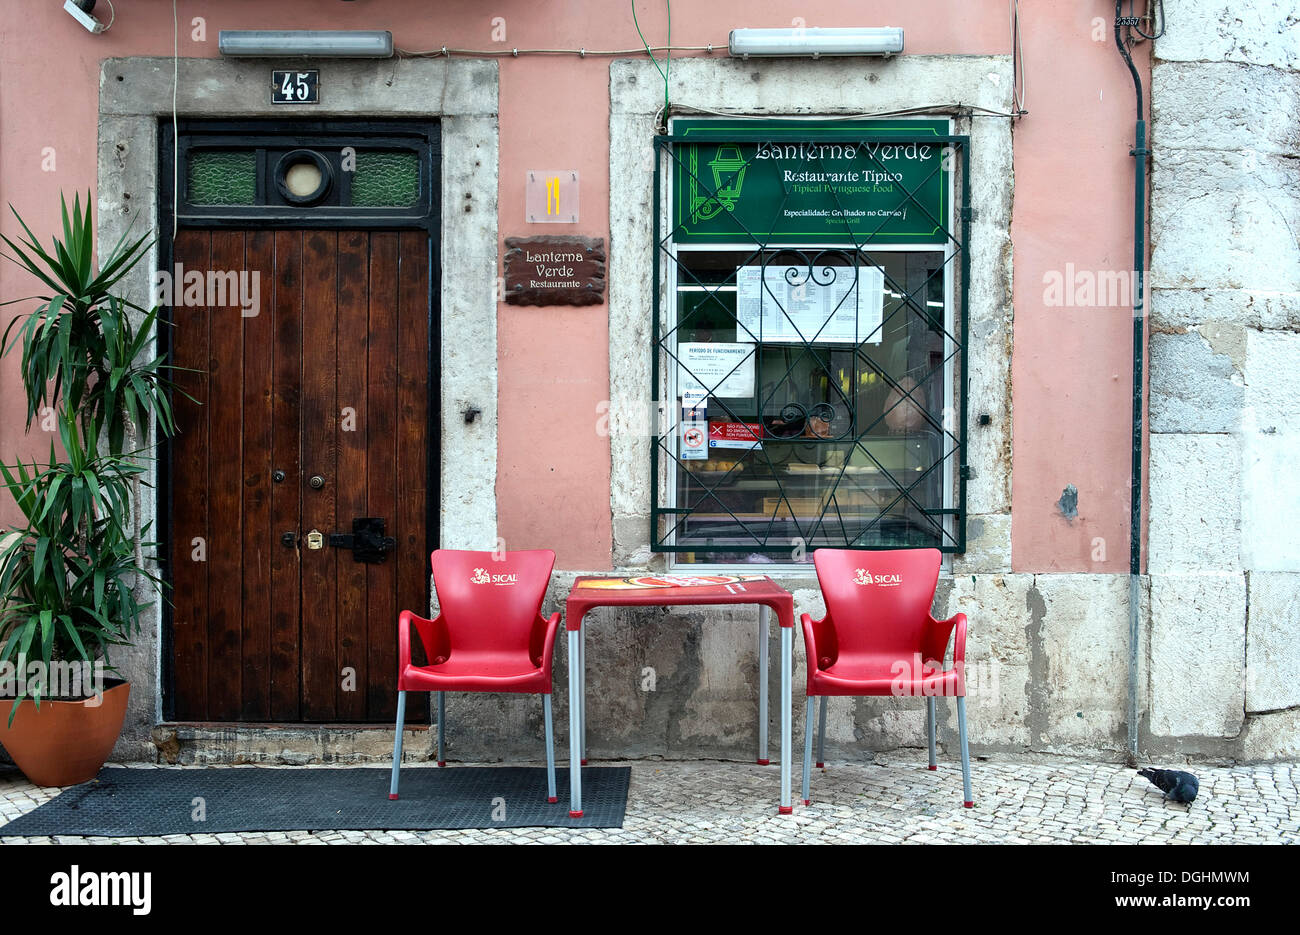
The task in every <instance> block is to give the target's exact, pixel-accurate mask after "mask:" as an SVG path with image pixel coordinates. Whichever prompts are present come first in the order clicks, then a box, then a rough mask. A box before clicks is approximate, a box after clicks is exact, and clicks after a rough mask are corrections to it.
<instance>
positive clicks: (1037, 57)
mask: <svg viewBox="0 0 1300 935" xmlns="http://www.w3.org/2000/svg"><path fill="white" fill-rule="evenodd" d="M116 5H117V8H118V9H117V13H118V19H117V22H116V23H115V25H114V26H113V28H112V30H111V31H110V32H108V33H106V34H104V35H102V36H98V37H92V36H90V35H89V34H88V33H86V32H85V31H84V30H82V29H81V28H80V27H79V26H77V25H76V24H75V23H74V22H73V21H72V19H71V18H69V17H68V16H67V15H66V14H64V13H63V12H62V11H61V9H60V8H59V5H58V4H56V3H54V2H52V0H51V2H45V3H40V4H32V3H25V4H17V3H6V4H4V5H3V8H2V9H0V198H3V199H4V200H5V201H7V202H11V203H13V204H14V206H15V207H16V208H18V209H19V211H21V212H22V213H23V214H24V216H25V217H27V218H28V220H29V222H30V223H32V225H33V228H34V229H35V230H36V231H38V232H45V231H51V230H53V227H54V224H55V222H56V218H57V214H56V210H55V208H54V206H55V205H56V204H57V198H58V192H59V190H60V189H63V190H66V191H68V192H69V193H71V192H72V191H74V190H77V189H83V190H84V189H85V188H87V187H89V186H92V185H93V182H94V178H95V126H96V114H97V94H98V91H97V86H98V72H99V62H100V60H101V59H103V58H107V57H115V56H126V55H170V54H171V52H172V23H171V5H170V4H168V3H166V2H153V0H117V4H116ZM101 6H104V7H105V10H104V11H101V12H106V9H107V6H106V4H101ZM1022 7H1023V8H1024V14H1025V15H1024V25H1025V30H1026V34H1025V39H1024V43H1025V57H1026V63H1027V67H1028V74H1029V81H1030V85H1029V89H1028V90H1029V94H1030V98H1029V108H1030V110H1031V115H1030V116H1029V117H1027V118H1025V119H1024V120H1022V121H1020V122H1019V123H1018V124H1017V125H1016V127H1015V131H1014V132H1015V147H1016V152H1015V156H1016V160H1015V163H1016V178H1015V184H1016V191H1015V195H1016V197H1015V213H1014V221H1013V230H1012V233H1013V238H1014V242H1015V255H1014V263H1015V275H1016V289H1015V306H1016V308H1015V315H1016V324H1015V351H1014V356H1013V362H1012V376H1013V381H1014V393H1015V396H1014V399H1015V404H1014V410H1015V413H1014V438H1015V442H1014V478H1013V482H1014V504H1013V516H1014V521H1013V544H1014V565H1015V568H1016V570H1019V571H1052V570H1060V571H1066V570H1081V571H1083V570H1090V571H1122V570H1123V569H1124V568H1126V560H1127V542H1128V532H1127V516H1128V513H1127V490H1128V476H1129V467H1128V464H1129V445H1128V433H1129V429H1128V424H1129V423H1128V412H1129V407H1128V398H1129V390H1128V374H1129V367H1130V352H1129V338H1128V334H1129V327H1130V319H1129V315H1128V313H1127V312H1126V311H1125V310H1123V309H1119V310H1107V311H1100V310H1097V309H1047V308H1044V306H1043V302H1042V297H1041V292H1042V286H1041V283H1042V277H1043V273H1044V271H1046V270H1051V269H1063V268H1064V264H1065V263H1066V262H1072V263H1074V264H1075V266H1076V267H1077V268H1080V269H1101V268H1107V267H1115V268H1119V269H1127V267H1128V265H1129V260H1128V257H1129V255H1130V254H1131V249H1132V248H1131V244H1130V238H1131V234H1132V222H1131V190H1132V189H1131V185H1132V183H1131V172H1132V159H1131V158H1130V157H1129V156H1128V147H1129V146H1130V144H1131V136H1132V129H1133V104H1132V90H1131V84H1130V82H1129V78H1128V75H1127V72H1126V71H1125V70H1124V69H1123V67H1122V63H1121V61H1120V59H1119V56H1118V53H1117V52H1116V50H1115V48H1114V44H1113V41H1111V39H1110V33H1109V31H1107V32H1106V38H1105V41H1102V42H1095V41H1093V40H1092V38H1091V35H1090V33H1091V32H1092V28H1093V27H1092V22H1091V21H1092V18H1093V17H1094V16H1100V17H1108V16H1109V15H1111V14H1113V6H1111V5H1110V4H1108V3H1107V2H1105V0H1093V2H1089V3H1083V4H1074V3H1072V4H1032V3H1030V4H1022ZM178 10H179V20H180V23H181V26H182V30H181V39H180V51H181V54H182V55H184V56H212V55H216V54H217V53H216V42H217V32H218V30H220V29H222V28H253V27H307V26H318V27H323V26H330V27H334V28H349V27H352V28H362V27H369V28H386V29H391V30H392V31H393V34H394V38H395V41H396V42H397V44H398V45H399V46H400V47H402V48H406V49H431V48H438V47H441V46H449V47H464V48H474V49H488V48H500V47H502V45H501V44H494V43H493V41H492V29H493V24H492V22H491V21H492V18H493V17H495V16H503V17H505V20H506V28H507V36H506V42H505V43H504V47H525V48H527V47H533V48H536V47H558V48H577V47H587V48H590V49H632V48H635V47H637V46H639V45H640V40H639V39H638V37H637V34H636V30H635V29H634V28H633V25H632V19H631V15H630V12H629V8H628V6H627V5H626V4H623V3H621V2H609V0H603V2H602V0H545V2H536V0H530V2H518V0H499V2H497V3H494V4H486V5H485V4H480V3H475V2H472V0H449V2H447V0H445V2H439V3H437V4H430V3H427V2H424V0H405V2H402V0H358V2H352V3H342V2H328V0H321V2H317V3H312V4H306V3H301V2H285V0H280V2H275V0H225V2H222V3H220V4H216V3H200V2H195V0H181V2H179V4H178ZM637 10H638V16H639V17H640V22H641V28H642V30H644V32H645V34H646V37H647V38H648V39H649V40H650V41H651V42H652V44H655V45H660V44H663V43H664V40H665V38H666V32H667V30H666V17H665V11H664V6H663V5H662V4H660V3H657V2H656V3H652V2H647V0H640V2H638V3H637ZM673 12H674V17H673V43H674V44H675V45H705V44H708V43H712V44H714V46H716V47H725V44H726V36H727V32H728V30H729V29H731V28H733V27H736V26H783V25H790V24H791V23H792V20H793V18H794V17H795V16H801V17H803V18H804V19H805V20H806V23H805V24H806V25H808V26H818V25H896V26H902V27H903V28H904V29H905V31H906V35H907V49H908V53H909V54H933V53H957V54H988V53H1005V52H1006V51H1008V49H1009V47H1010V39H1009V33H1008V26H1007V4H1006V3H1005V2H1004V0H903V2H899V0H888V2H878V3H874V4H871V5H870V7H869V9H866V10H864V7H863V5H862V4H858V3H853V2H848V0H837V2H830V0H824V2H817V0H809V2H804V3H800V4H797V5H792V4H788V3H778V2H771V0H764V2H739V0H717V2H713V3H708V4H703V3H689V4H687V3H682V2H680V0H679V3H678V4H677V5H676V6H675V8H674V10H673ZM195 16H202V17H204V18H205V25H206V31H207V37H206V41H205V42H196V41H194V40H193V39H192V38H191V30H192V29H193V26H192V24H191V21H192V19H193V17H195ZM500 106H501V153H502V155H501V166H500V197H501V209H500V235H501V237H502V238H504V237H506V236H511V235H516V234H529V233H536V232H537V227H536V226H532V227H531V228H530V226H529V225H526V224H525V223H524V220H523V178H524V173H525V171H526V170H527V169H530V168H542V169H546V168H575V169H577V170H578V171H579V172H580V173H581V178H582V193H581V198H582V208H581V223H579V224H577V225H573V226H572V227H570V226H568V225H548V226H547V230H546V232H547V233H563V232H572V233H581V234H586V235H592V236H602V237H605V238H608V236H609V231H608V228H609V223H608V221H609V219H608V210H609V207H608V197H607V192H608V158H607V156H608V142H607V141H608V125H609V119H608V118H609V96H608V59H607V58H598V57H591V58H587V59H586V60H578V59H577V58H576V57H575V58H569V57H547V56H532V57H519V58H510V57H506V58H503V59H502V60H501V105H500ZM863 109H864V110H868V109H870V101H868V100H864V101H863ZM46 147H52V148H53V150H54V154H55V160H56V165H55V170H54V171H49V172H47V171H43V170H42V159H43V150H44V148H46ZM15 228H16V225H15V224H14V222H13V221H12V219H11V218H6V219H5V220H3V221H0V230H3V231H4V232H5V233H6V234H8V235H9V236H13V234H14V231H15ZM613 246H614V247H615V248H616V246H617V245H613ZM31 291H32V286H31V283H30V282H29V280H28V278H27V277H26V275H25V274H23V273H21V272H20V271H18V270H17V269H15V268H14V267H12V266H11V265H9V264H4V265H3V266H0V298H3V299H12V298H16V297H19V296H22V295H26V294H29V293H30V292H31ZM498 314H499V325H500V332H499V341H500V344H499V355H500V364H501V368H500V373H501V375H500V402H499V406H500V412H499V416H500V439H501V442H500V450H499V464H500V470H499V481H498V501H499V502H498V513H499V518H500V533H501V535H502V536H503V537H504V538H505V540H506V542H507V544H508V545H509V546H510V547H512V548H527V547H531V546H551V547H554V548H555V549H556V550H557V552H558V553H559V560H558V567H561V568H583V569H594V568H602V567H606V566H607V565H608V564H609V561H610V549H609V544H610V512H609V498H608V490H609V448H608V444H607V442H606V441H605V440H604V439H603V438H601V437H599V436H598V435H597V434H596V433H595V431H594V427H595V424H596V411H597V405H598V403H599V402H600V401H601V400H603V399H605V398H606V396H607V395H608V389H607V388H608V366H607V361H608V354H607V346H608V345H607V340H608V335H607V329H606V315H605V309H604V307H603V306H593V307H588V308H580V309H575V310H563V309H558V310H557V309H553V308H550V309H536V308H517V307H513V306H504V305H503V306H501V307H500V309H499V312H498ZM5 317H6V319H7V316H5ZM22 414H23V402H22V398H21V390H20V387H19V384H18V378H17V360H16V358H15V357H14V356H12V355H11V356H10V357H9V358H7V359H5V360H4V361H3V362H0V456H2V457H4V458H6V459H9V460H12V459H13V458H14V457H15V456H16V455H23V456H31V455H32V454H36V453H39V452H40V451H41V450H42V449H45V448H46V447H47V446H48V440H47V439H46V438H45V437H43V435H42V436H41V437H39V438H30V437H28V438H24V437H23V425H22ZM995 417H997V414H995ZM36 434H39V432H38V433H36ZM1068 483H1073V484H1075V485H1076V486H1077V487H1078V489H1079V503H1080V508H1079V512H1080V517H1079V518H1078V519H1076V520H1074V522H1073V523H1069V522H1067V521H1065V520H1064V519H1062V518H1061V517H1060V516H1059V514H1058V513H1057V512H1056V510H1055V507H1054V503H1055V501H1056V499H1057V497H1059V496H1060V493H1061V490H1062V488H1063V487H1064V486H1065V485H1066V484H1068ZM13 518H14V514H13V511H12V509H11V508H10V507H9V505H8V504H7V503H3V504H0V521H10V520H12V519H13ZM1095 537H1102V538H1104V539H1105V541H1106V554H1107V557H1106V560H1105V561H1103V562H1094V561H1092V560H1091V557H1090V553H1091V551H1092V548H1093V546H1092V540H1093V539H1094V538H1095Z"/></svg>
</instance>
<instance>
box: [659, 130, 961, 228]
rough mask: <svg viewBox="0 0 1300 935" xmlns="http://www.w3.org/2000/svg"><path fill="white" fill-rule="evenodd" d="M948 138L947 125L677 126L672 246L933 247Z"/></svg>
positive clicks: (946, 204) (942, 222) (942, 208)
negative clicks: (719, 244)
mask: <svg viewBox="0 0 1300 935" xmlns="http://www.w3.org/2000/svg"><path fill="white" fill-rule="evenodd" d="M765 132H767V133H770V137H769V136H765V135H764V134H765ZM949 132H950V130H949V125H948V121H947V120H894V119H891V120H856V121H853V120H836V121H825V122H819V121H812V120H761V121H760V120H746V121H722V120H684V119H678V120H675V121H674V122H673V129H672V133H673V136H674V137H675V138H683V141H682V142H678V143H675V144H674V146H673V148H672V150H671V153H672V158H673V219H672V223H673V239H674V240H675V241H677V242H678V243H690V242H695V243H706V242H707V243H748V244H754V243H763V244H767V243H797V244H805V243H806V244H828V243H835V244H853V243H858V244H864V243H867V242H869V241H876V242H880V243H907V244H943V243H945V242H947V240H948V235H947V230H948V228H949V219H948V212H949V210H950V207H951V195H950V193H949V183H950V181H951V177H952V176H951V171H950V170H951V162H952V160H951V157H950V152H951V151H950V150H949V149H948V148H947V146H946V144H945V143H944V142H943V137H946V136H947V135H948V134H949ZM696 140H698V141H699V142H696Z"/></svg>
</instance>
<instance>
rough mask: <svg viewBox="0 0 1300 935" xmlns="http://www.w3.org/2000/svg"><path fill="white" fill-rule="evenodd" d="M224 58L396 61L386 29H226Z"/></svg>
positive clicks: (221, 42)
mask: <svg viewBox="0 0 1300 935" xmlns="http://www.w3.org/2000/svg"><path fill="white" fill-rule="evenodd" d="M218 46H219V48H220V49H221V54H222V55H233V56H238V57H240V58H284V57H287V56H303V57H309V58H392V57H393V34H392V33H391V32H389V31H388V30H386V29H223V30H221V34H220V36H219V38H218Z"/></svg>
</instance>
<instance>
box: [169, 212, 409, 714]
mask: <svg viewBox="0 0 1300 935" xmlns="http://www.w3.org/2000/svg"><path fill="white" fill-rule="evenodd" d="M174 253H175V257H176V260H177V262H179V263H182V264H183V265H184V267H185V269H187V270H200V271H204V272H205V273H206V271H209V270H213V271H242V272H244V273H245V275H248V276H250V277H251V276H252V274H254V273H256V274H257V281H258V284H259V289H258V299H259V301H258V305H257V310H256V314H241V309H240V306H239V302H238V299H237V298H231V300H230V301H229V302H228V303H227V304H226V305H222V306H212V307H209V306H207V305H202V306H196V305H193V304H187V305H184V306H182V307H178V308H176V309H175V310H174V312H173V318H174V321H175V325H176V328H175V337H174V347H175V351H174V360H175V362H176V365H177V366H178V367H179V368H188V369H182V370H179V371H178V373H177V384H178V387H179V388H180V389H182V390H184V391H185V392H186V393H188V394H189V395H191V396H193V397H195V399H196V400H197V402H190V401H188V400H186V399H185V398H184V397H182V396H181V395H179V394H178V395H177V402H176V411H177V421H178V423H179V426H180V434H179V435H178V437H177V439H176V441H175V443H174V449H173V475H172V490H173V513H172V517H173V549H172V552H173V563H172V568H173V583H174V592H173V599H174V603H175V612H174V620H173V632H174V640H173V646H174V658H173V675H174V709H175V716H176V717H177V718H178V719H183V720H218V721H235V720H245V721H299V720H302V721H366V720H380V721H387V720H389V719H391V718H392V717H393V714H394V711H395V700H396V675H397V672H396V668H397V652H396V620H397V613H398V611H399V610H401V609H403V608H408V607H409V608H412V609H415V610H417V611H420V612H424V611H426V610H427V608H428V588H429V575H428V555H427V538H426V524H427V520H428V515H427V509H426V504H427V500H426V496H427V494H428V492H427V491H426V489H425V488H426V486H427V469H428V465H429V460H428V458H429V453H428V444H429V438H428V422H429V408H428V407H429V403H428V400H429V380H430V375H429V369H428V368H429V338H430V335H429V293H428V290H429V279H428V277H429V239H428V236H427V235H426V234H424V233H400V234H399V233H389V232H366V231H349V230H343V231H277V232H270V231H247V232H241V231H184V232H182V233H181V234H179V235H178V236H177V238H176V240H175V243H174ZM276 472H283V476H282V478H281V479H280V480H278V481H277V480H275V479H274V478H275V477H276V476H278V475H277V474H276ZM313 476H319V477H320V478H321V484H320V486H319V487H313V486H312V484H311V478H312V477H313ZM363 516H379V517H383V518H384V519H385V520H386V521H387V523H388V534H389V535H391V536H393V537H394V538H395V539H396V540H397V542H398V547H397V549H396V550H395V551H394V552H393V553H390V555H389V558H388V561H387V562H385V563H384V564H379V565H372V564H363V563H357V562H355V561H354V560H353V555H352V553H351V552H350V551H347V550H343V549H339V548H334V547H331V546H330V545H329V535H330V533H350V532H351V525H352V520H353V519H355V518H359V517H363ZM312 530H316V531H319V532H320V534H321V535H322V536H323V537H324V539H325V544H324V547H322V548H320V549H309V548H307V545H306V542H305V540H306V537H307V535H308V533H309V532H311V531H312ZM285 533H292V534H293V535H292V537H291V541H290V542H289V543H288V544H286V543H285V542H284V541H283V538H282V537H283V536H284V535H285ZM191 551H193V555H191ZM424 713H425V712H424V710H423V708H422V706H418V705H417V706H413V710H411V711H409V712H408V714H409V715H413V716H414V718H413V719H414V720H417V721H420V720H425V718H424V717H423V715H424Z"/></svg>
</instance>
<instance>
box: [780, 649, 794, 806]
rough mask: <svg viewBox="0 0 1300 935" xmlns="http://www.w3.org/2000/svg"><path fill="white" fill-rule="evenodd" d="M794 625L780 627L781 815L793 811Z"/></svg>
mask: <svg viewBox="0 0 1300 935" xmlns="http://www.w3.org/2000/svg"><path fill="white" fill-rule="evenodd" d="M793 634H794V627H781V807H780V808H779V809H778V810H777V811H778V812H780V814H782V815H789V814H790V813H791V812H793V811H794V808H793V807H792V806H791V805H790V705H791V703H792V702H791V698H790V683H791V682H792V681H793V673H792V672H791V668H792V667H793V665H794V662H793V659H794V636H793Z"/></svg>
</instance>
